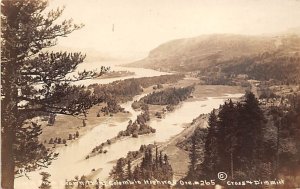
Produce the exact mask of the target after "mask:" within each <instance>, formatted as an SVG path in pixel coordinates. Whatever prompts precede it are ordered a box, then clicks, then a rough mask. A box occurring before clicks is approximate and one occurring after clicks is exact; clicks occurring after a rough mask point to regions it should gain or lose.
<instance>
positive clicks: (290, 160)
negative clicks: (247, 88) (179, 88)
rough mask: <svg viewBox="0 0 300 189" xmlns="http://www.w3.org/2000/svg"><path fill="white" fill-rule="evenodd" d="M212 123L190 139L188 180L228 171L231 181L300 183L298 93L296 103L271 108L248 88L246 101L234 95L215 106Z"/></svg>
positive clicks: (294, 101)
mask: <svg viewBox="0 0 300 189" xmlns="http://www.w3.org/2000/svg"><path fill="white" fill-rule="evenodd" d="M208 123H209V127H208V128H198V129H197V130H196V131H195V132H194V134H193V135H192V137H191V138H190V139H188V140H187V144H186V145H188V146H190V147H189V148H188V149H189V153H190V162H191V163H190V167H189V172H188V174H187V176H186V177H185V178H184V179H185V180H191V181H193V180H197V179H208V180H210V179H215V178H216V175H217V174H218V172H225V173H227V174H228V179H230V180H232V181H239V180H249V179H252V180H258V179H260V180H274V179H284V180H285V185H284V186H282V187H283V188H293V187H295V186H296V185H297V183H298V184H299V178H297V175H299V171H300V167H299V161H300V159H299V157H300V148H299V146H300V142H299V140H298V138H297V136H299V134H300V98H299V96H295V97H294V98H293V102H291V106H272V107H270V108H266V107H264V106H261V105H259V103H258V100H257V99H256V98H255V97H254V95H253V94H252V93H248V94H246V98H245V100H244V101H242V102H238V103H233V102H232V101H231V100H230V101H228V102H226V103H224V105H222V106H221V107H220V109H219V110H218V111H216V110H213V111H212V112H211V113H210V116H209V121H208ZM220 183H221V184H224V183H222V182H220Z"/></svg>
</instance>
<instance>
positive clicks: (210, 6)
mask: <svg viewBox="0 0 300 189" xmlns="http://www.w3.org/2000/svg"><path fill="white" fill-rule="evenodd" d="M62 6H65V11H64V13H63V16H62V19H63V18H72V19H73V20H74V23H78V24H80V23H83V24H85V26H84V28H82V29H80V30H78V31H75V32H73V33H72V34H71V35H70V36H68V37H67V38H62V39H59V46H63V47H70V48H76V49H81V48H82V49H90V50H93V51H98V52H101V53H104V54H109V55H110V56H114V57H123V58H133V59H137V58H142V57H146V56H147V54H148V52H149V51H150V50H151V49H153V48H155V47H157V46H158V45H160V44H162V43H164V42H167V41H169V40H173V39H178V38H189V37H196V36H200V35H203V34H216V33H233V34H245V35H257V34H274V33H280V32H283V31H285V30H287V29H289V28H294V27H299V26H300V0H49V7H50V8H57V7H62Z"/></svg>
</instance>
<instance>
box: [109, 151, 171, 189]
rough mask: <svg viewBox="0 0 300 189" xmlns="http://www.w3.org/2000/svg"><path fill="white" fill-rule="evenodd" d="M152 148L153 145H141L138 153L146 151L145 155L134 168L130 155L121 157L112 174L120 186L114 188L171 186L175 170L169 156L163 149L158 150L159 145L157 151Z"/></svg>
mask: <svg viewBox="0 0 300 189" xmlns="http://www.w3.org/2000/svg"><path fill="white" fill-rule="evenodd" d="M152 149H153V146H151V145H149V146H141V148H140V150H139V151H138V152H136V154H140V153H141V152H144V156H143V158H142V161H141V163H140V164H137V165H136V166H135V167H134V168H132V165H131V164H132V159H131V158H129V155H127V157H126V158H120V159H119V160H118V161H117V163H116V165H115V166H114V168H113V170H112V171H111V174H110V175H111V177H112V178H113V179H114V180H115V181H116V182H117V183H119V186H118V185H116V186H113V187H112V188H122V189H123V188H124V189H127V188H137V189H142V188H169V187H170V183H171V182H172V180H173V170H172V167H171V165H170V163H169V160H168V156H167V155H166V154H163V153H162V151H160V152H158V149H157V147H156V148H155V153H153V152H152ZM130 154H132V153H130ZM157 181H159V182H157Z"/></svg>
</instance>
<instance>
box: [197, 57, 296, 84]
mask: <svg viewBox="0 0 300 189" xmlns="http://www.w3.org/2000/svg"><path fill="white" fill-rule="evenodd" d="M299 73H300V56H299V53H294V54H284V55H282V54H279V53H278V52H273V53H271V52H265V53H262V54H259V55H255V56H243V57H237V58H233V59H231V60H228V61H225V62H222V63H220V64H217V65H213V66H209V67H207V68H204V69H203V70H201V71H200V73H199V77H202V78H203V79H204V80H205V81H206V83H208V84H233V83H234V82H233V80H234V79H235V78H236V77H237V76H238V75H246V76H247V78H249V79H255V80H260V81H268V80H274V81H277V83H278V84H297V83H299V82H300V76H299Z"/></svg>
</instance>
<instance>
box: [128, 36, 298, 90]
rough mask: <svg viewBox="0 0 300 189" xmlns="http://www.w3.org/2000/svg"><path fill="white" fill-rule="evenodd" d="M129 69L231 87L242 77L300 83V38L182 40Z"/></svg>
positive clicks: (165, 45) (227, 37) (205, 37)
mask: <svg viewBox="0 0 300 189" xmlns="http://www.w3.org/2000/svg"><path fill="white" fill-rule="evenodd" d="M129 66H136V67H146V68H153V69H157V70H166V71H178V72H193V73H197V74H198V75H199V77H200V78H201V77H204V80H207V81H213V83H212V84H215V83H217V84H228V83H230V81H231V80H232V79H233V78H235V77H236V76H237V75H239V74H246V75H247V76H248V77H249V78H251V79H256V80H269V79H275V80H278V81H280V82H284V83H295V82H299V81H300V78H299V75H300V74H299V73H300V37H299V35H293V34H289V35H284V34H282V35H280V36H243V35H229V34H227V35H226V34H223V35H221V34H219V35H204V36H200V37H195V38H189V39H178V40H174V41H170V42H167V43H164V44H162V45H160V46H159V47H157V48H155V49H153V50H152V51H151V52H150V53H149V56H148V57H147V58H145V59H143V60H141V61H138V62H134V63H132V64H130V65H129ZM208 84H211V83H208Z"/></svg>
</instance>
